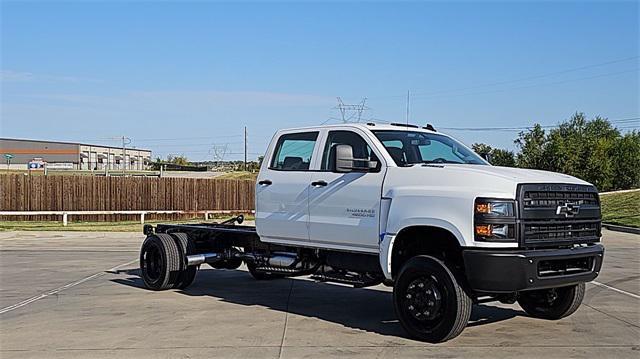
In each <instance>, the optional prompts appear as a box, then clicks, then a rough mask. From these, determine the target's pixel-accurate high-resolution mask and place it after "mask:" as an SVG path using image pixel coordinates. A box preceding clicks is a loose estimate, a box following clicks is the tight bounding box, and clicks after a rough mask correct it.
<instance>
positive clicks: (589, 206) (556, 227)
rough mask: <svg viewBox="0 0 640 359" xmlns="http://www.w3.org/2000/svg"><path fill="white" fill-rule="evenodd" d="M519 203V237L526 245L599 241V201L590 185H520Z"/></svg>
mask: <svg viewBox="0 0 640 359" xmlns="http://www.w3.org/2000/svg"><path fill="white" fill-rule="evenodd" d="M518 203H519V208H518V209H519V213H518V217H519V221H518V223H519V229H520V236H519V238H520V242H521V244H522V245H523V246H525V247H551V246H558V245H573V244H582V243H594V242H598V241H599V240H600V233H601V226H600V200H599V197H598V192H597V190H596V189H595V188H594V187H593V186H582V185H565V184H525V185H520V186H519V189H518Z"/></svg>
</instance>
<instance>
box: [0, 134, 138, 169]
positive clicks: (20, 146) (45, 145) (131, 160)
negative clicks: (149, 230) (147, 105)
mask: <svg viewBox="0 0 640 359" xmlns="http://www.w3.org/2000/svg"><path fill="white" fill-rule="evenodd" d="M0 161H2V162H1V163H3V165H1V166H0V168H10V169H27V168H29V166H30V165H29V164H31V167H32V168H34V167H41V164H46V166H47V168H50V169H74V170H94V171H105V170H144V169H147V167H148V165H149V163H150V162H151V151H150V150H143V149H137V148H124V149H123V148H122V147H112V146H99V145H89V144H84V143H74V142H58V141H38V140H23V139H13V138H0Z"/></svg>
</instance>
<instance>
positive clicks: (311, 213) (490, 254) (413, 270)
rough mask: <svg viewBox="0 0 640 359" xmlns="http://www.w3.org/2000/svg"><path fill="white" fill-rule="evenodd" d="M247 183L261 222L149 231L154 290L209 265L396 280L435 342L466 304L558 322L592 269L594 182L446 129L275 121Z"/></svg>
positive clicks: (412, 322)
mask: <svg viewBox="0 0 640 359" xmlns="http://www.w3.org/2000/svg"><path fill="white" fill-rule="evenodd" d="M264 159H265V160H264V161H263V163H262V167H261V169H260V173H259V176H258V180H257V183H256V227H248V226H236V225H235V224H234V223H235V222H236V221H237V222H241V221H242V217H238V218H237V219H232V220H231V221H228V222H224V223H221V224H196V225H194V224H184V225H158V226H157V227H156V228H155V229H154V228H153V227H151V226H146V227H145V234H147V238H146V239H145V241H144V243H143V246H142V249H141V253H140V266H141V269H142V271H141V272H142V278H143V280H144V283H145V285H146V286H147V287H148V288H150V289H155V290H161V289H169V288H186V287H187V286H189V284H191V282H192V281H193V280H194V277H195V275H196V271H197V268H198V266H199V265H200V264H202V263H207V264H209V265H211V266H212V267H214V268H218V269H235V268H238V267H239V266H240V265H241V264H242V263H243V262H244V263H246V265H247V267H248V269H249V272H250V273H251V275H253V277H255V278H256V279H275V278H282V277H290V276H301V275H311V276H312V278H314V279H316V280H318V281H323V282H336V283H344V284H349V285H353V286H354V287H366V286H372V285H377V284H380V283H384V284H386V285H389V286H393V301H394V306H395V311H396V314H397V316H398V319H399V320H400V323H401V324H402V326H403V327H404V328H405V329H406V331H407V332H408V333H409V334H410V335H411V336H412V337H415V338H418V339H420V340H424V341H428V342H442V341H446V340H449V339H451V338H454V337H456V336H457V335H458V334H460V333H461V332H462V330H463V329H464V328H465V326H466V325H467V322H468V321H469V317H470V314H471V308H472V304H473V303H484V302H487V301H501V302H504V303H514V302H516V301H517V302H518V303H519V304H520V306H521V307H522V308H523V309H524V310H525V311H526V312H527V313H528V314H529V315H531V316H534V317H537V318H544V319H552V320H553V319H560V318H563V317H566V316H568V315H570V314H572V313H573V312H574V311H575V310H576V309H577V308H578V307H579V306H580V304H581V302H582V299H583V297H584V292H585V282H588V281H591V280H593V279H595V278H596V277H597V276H598V273H599V271H600V268H601V265H602V258H603V253H604V248H603V246H602V245H600V244H599V241H600V236H601V231H600V227H601V224H600V217H601V216H600V201H599V197H598V192H597V190H596V188H595V187H594V186H593V185H591V184H589V183H587V182H584V181H582V180H580V179H577V178H575V177H571V176H568V175H564V174H559V173H551V172H545V171H537V170H527V169H516V168H506V167H495V166H491V165H490V164H489V163H487V162H486V161H485V160H483V159H482V158H481V157H479V156H478V155H477V154H475V153H474V152H473V151H472V150H470V149H469V148H467V147H466V146H464V145H463V144H461V143H460V142H458V141H456V140H455V139H453V138H452V137H450V136H447V135H445V134H441V133H438V132H436V131H435V130H433V128H432V127H429V128H419V127H417V126H407V125H378V124H366V125H365V124H343V125H335V126H323V127H309V128H296V129H288V130H282V131H278V132H277V133H276V135H275V136H274V137H273V140H272V141H271V144H270V145H269V148H268V149H267V152H266V154H265V157H264Z"/></svg>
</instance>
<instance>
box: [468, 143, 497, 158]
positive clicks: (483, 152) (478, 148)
mask: <svg viewBox="0 0 640 359" xmlns="http://www.w3.org/2000/svg"><path fill="white" fill-rule="evenodd" d="M471 149H472V150H473V151H474V152H475V153H477V154H479V155H480V157H482V158H484V159H486V158H487V156H489V155H491V151H493V147H491V146H489V145H487V144H486V143H474V144H473V145H471Z"/></svg>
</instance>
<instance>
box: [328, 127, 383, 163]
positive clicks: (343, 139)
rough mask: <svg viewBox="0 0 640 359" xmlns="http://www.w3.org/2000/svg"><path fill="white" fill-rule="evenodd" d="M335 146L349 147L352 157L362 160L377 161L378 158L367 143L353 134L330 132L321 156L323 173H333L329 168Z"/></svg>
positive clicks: (348, 132) (349, 132)
mask: <svg viewBox="0 0 640 359" xmlns="http://www.w3.org/2000/svg"><path fill="white" fill-rule="evenodd" d="M337 145H351V147H352V148H353V157H354V158H358V159H363V160H370V161H378V163H379V160H378V157H377V156H376V155H375V153H373V151H372V150H371V147H369V145H368V144H367V142H366V141H365V140H364V139H363V138H362V137H360V135H358V134H357V133H355V132H351V131H330V132H329V136H327V142H326V143H325V146H324V151H323V154H322V166H321V167H320V169H321V170H323V171H333V168H331V163H332V161H331V158H332V156H335V152H334V148H335V146H337Z"/></svg>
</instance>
